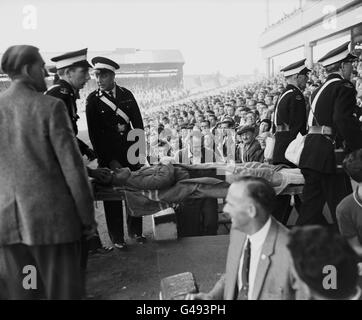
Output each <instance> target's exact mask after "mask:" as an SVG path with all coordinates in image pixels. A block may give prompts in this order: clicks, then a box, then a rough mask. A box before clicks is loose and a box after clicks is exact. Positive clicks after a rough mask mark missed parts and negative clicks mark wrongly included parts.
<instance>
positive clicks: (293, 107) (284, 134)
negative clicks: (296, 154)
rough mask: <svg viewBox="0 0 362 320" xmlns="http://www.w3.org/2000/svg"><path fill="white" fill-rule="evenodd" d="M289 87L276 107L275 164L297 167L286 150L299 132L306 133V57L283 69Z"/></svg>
mask: <svg viewBox="0 0 362 320" xmlns="http://www.w3.org/2000/svg"><path fill="white" fill-rule="evenodd" d="M281 71H282V72H283V73H284V77H285V80H286V82H287V83H288V85H287V87H286V88H285V89H284V91H283V92H282V94H281V96H280V98H279V100H278V102H277V105H276V109H275V116H274V130H275V146H274V153H273V164H287V165H289V166H291V167H295V166H294V165H293V164H292V163H291V162H289V161H288V160H287V159H285V156H284V154H285V150H286V149H287V147H288V145H289V143H290V142H292V141H293V140H294V139H295V138H296V136H297V135H298V133H299V132H300V133H301V134H302V135H305V134H306V125H307V111H306V103H305V100H304V95H303V91H304V89H305V88H306V84H307V80H308V72H310V70H309V69H308V68H307V67H306V66H305V59H303V60H300V61H298V62H295V63H293V64H291V65H289V66H287V67H285V68H283V69H282V70H281Z"/></svg>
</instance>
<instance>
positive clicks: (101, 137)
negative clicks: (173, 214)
mask: <svg viewBox="0 0 362 320" xmlns="http://www.w3.org/2000/svg"><path fill="white" fill-rule="evenodd" d="M92 64H93V65H94V74H95V77H96V81H97V84H98V87H99V89H97V90H95V91H93V92H92V93H90V95H89V96H88V98H87V104H86V115H87V123H88V131H89V137H90V140H91V142H92V145H93V147H94V150H95V151H96V153H97V156H98V164H99V166H100V167H107V168H110V169H111V170H116V169H118V168H123V167H128V168H129V169H131V170H132V171H134V170H137V169H139V168H140V166H141V165H140V162H141V161H140V162H139V163H137V164H133V163H131V160H130V158H129V154H128V150H129V148H130V147H131V146H132V145H133V144H134V143H135V142H134V141H128V139H127V135H128V133H129V132H130V131H131V130H132V129H141V130H143V120H142V116H141V112H140V110H139V108H138V105H137V102H136V99H135V98H134V96H133V94H132V93H131V91H129V90H127V89H125V88H122V87H119V86H118V85H117V84H116V82H115V72H116V70H117V69H119V65H118V64H117V63H116V62H114V61H112V60H110V59H108V58H104V57H95V58H93V59H92ZM139 139H141V140H142V141H143V143H144V141H145V140H144V139H145V138H144V136H143V137H140V138H139ZM138 155H139V154H138ZM104 209H105V216H106V222H107V227H108V233H109V236H110V238H111V240H112V242H113V244H114V246H115V247H116V248H117V249H124V248H125V247H126V243H125V241H124V232H123V210H122V202H121V201H118V202H117V201H104ZM128 222H129V234H130V235H134V236H136V239H137V241H138V242H140V243H142V242H144V240H145V238H144V237H143V236H142V217H141V218H139V217H137V218H136V217H128Z"/></svg>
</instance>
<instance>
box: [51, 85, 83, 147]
mask: <svg viewBox="0 0 362 320" xmlns="http://www.w3.org/2000/svg"><path fill="white" fill-rule="evenodd" d="M45 94H46V95H50V96H53V97H56V98H59V99H61V100H63V102H64V103H65V106H66V107H67V110H68V114H69V117H70V120H71V122H72V127H73V130H74V133H75V135H77V134H78V126H77V121H78V119H79V116H78V113H77V99H78V98H79V93H78V92H75V91H74V89H73V88H72V86H71V85H70V84H69V83H68V82H67V81H65V80H62V79H61V80H59V82H58V83H57V84H55V85H53V86H51V87H50V88H49V89H48V90H47V91H46V92H45ZM77 140H78V146H79V149H80V152H81V153H82V154H85V153H86V150H87V149H88V146H87V145H86V144H85V143H84V142H83V141H82V140H80V139H78V138H77Z"/></svg>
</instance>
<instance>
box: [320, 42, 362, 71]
mask: <svg viewBox="0 0 362 320" xmlns="http://www.w3.org/2000/svg"><path fill="white" fill-rule="evenodd" d="M355 59H357V57H356V56H355V55H353V54H351V52H350V41H347V42H346V43H343V44H342V45H340V46H339V47H337V48H335V49H333V50H331V51H329V52H328V53H327V54H325V55H324V56H323V57H322V58H320V59H319V60H318V62H320V63H321V64H322V66H323V67H327V66H329V65H331V64H334V63H337V62H343V61H352V60H355Z"/></svg>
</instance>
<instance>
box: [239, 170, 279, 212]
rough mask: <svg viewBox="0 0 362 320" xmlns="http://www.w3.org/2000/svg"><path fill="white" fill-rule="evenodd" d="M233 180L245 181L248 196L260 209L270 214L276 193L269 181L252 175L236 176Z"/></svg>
mask: <svg viewBox="0 0 362 320" xmlns="http://www.w3.org/2000/svg"><path fill="white" fill-rule="evenodd" d="M235 182H245V183H247V188H248V193H249V197H250V198H252V199H253V200H254V201H255V202H256V203H257V204H259V205H260V206H261V207H262V209H263V210H264V211H265V212H267V213H269V214H272V212H273V211H274V207H275V199H276V194H275V190H274V188H273V187H272V185H271V184H270V182H269V181H267V180H265V179H264V178H260V177H254V176H241V177H237V178H236V180H235Z"/></svg>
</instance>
